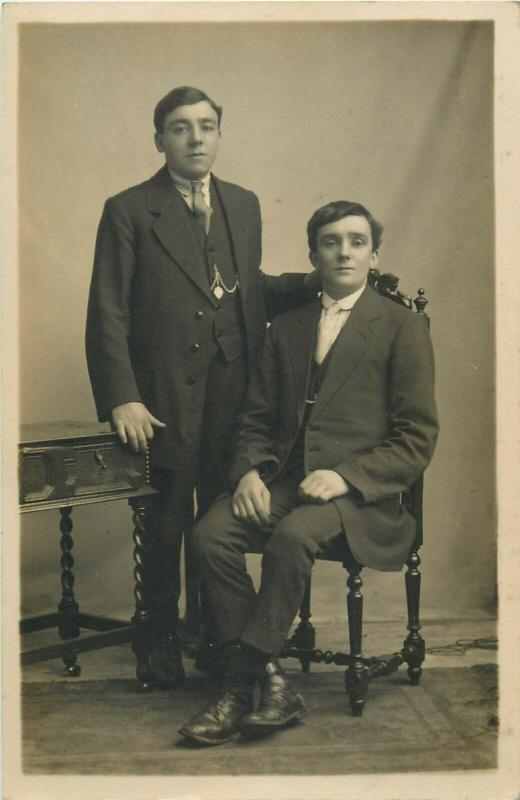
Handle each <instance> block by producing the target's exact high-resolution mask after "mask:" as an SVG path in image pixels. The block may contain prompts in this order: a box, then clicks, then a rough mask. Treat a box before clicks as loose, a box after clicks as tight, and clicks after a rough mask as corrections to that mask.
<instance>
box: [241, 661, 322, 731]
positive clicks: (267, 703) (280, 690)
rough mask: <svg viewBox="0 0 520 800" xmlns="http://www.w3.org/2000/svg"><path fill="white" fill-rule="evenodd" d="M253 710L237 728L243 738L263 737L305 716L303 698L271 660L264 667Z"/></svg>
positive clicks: (305, 710)
mask: <svg viewBox="0 0 520 800" xmlns="http://www.w3.org/2000/svg"><path fill="white" fill-rule="evenodd" d="M261 685H262V694H261V696H260V703H259V704H258V708H257V710H256V711H255V712H254V713H252V714H247V715H246V716H244V717H243V718H242V720H241V722H240V730H241V732H242V733H243V735H244V736H246V737H254V736H264V735H265V734H268V733H272V732H273V731H277V730H280V729H281V728H284V727H285V726H286V725H289V724H291V723H292V722H296V721H298V720H301V719H303V718H304V717H306V716H307V709H306V707H305V703H304V701H303V697H302V696H301V695H300V694H298V692H296V691H295V690H294V689H293V688H292V686H291V684H290V683H289V681H288V680H287V676H286V674H285V672H283V670H282V669H281V667H280V666H279V665H278V664H277V663H276V662H273V661H269V663H268V664H267V666H266V677H265V679H264V680H263V681H262V684H261Z"/></svg>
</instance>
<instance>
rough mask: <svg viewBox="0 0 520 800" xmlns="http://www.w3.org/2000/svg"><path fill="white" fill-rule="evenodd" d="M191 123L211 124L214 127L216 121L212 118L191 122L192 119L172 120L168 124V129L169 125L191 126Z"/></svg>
mask: <svg viewBox="0 0 520 800" xmlns="http://www.w3.org/2000/svg"><path fill="white" fill-rule="evenodd" d="M193 122H213V123H214V124H215V125H216V124H217V120H216V119H213V118H212V117H201V118H200V119H196V120H192V119H182V118H180V119H172V121H171V122H169V123H168V127H169V126H170V125H178V124H179V123H182V124H183V125H192V124H193Z"/></svg>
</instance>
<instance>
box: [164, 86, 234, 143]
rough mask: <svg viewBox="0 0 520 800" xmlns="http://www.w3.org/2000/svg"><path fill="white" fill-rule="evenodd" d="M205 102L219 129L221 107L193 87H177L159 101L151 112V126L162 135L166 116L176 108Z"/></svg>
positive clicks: (204, 93)
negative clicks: (215, 117)
mask: <svg viewBox="0 0 520 800" xmlns="http://www.w3.org/2000/svg"><path fill="white" fill-rule="evenodd" d="M203 100H206V101H207V102H208V103H209V104H210V106H211V108H212V109H213V111H214V112H215V114H216V115H217V119H218V126H219V128H220V120H221V119H222V107H221V106H218V105H217V104H216V103H215V101H214V100H212V99H211V97H208V95H207V94H206V92H203V91H202V90H201V89H196V88H195V87H194V86H177V87H176V88H175V89H172V90H171V92H168V94H167V95H165V96H164V97H163V98H162V100H159V102H158V103H157V105H156V106H155V111H154V112H153V124H154V125H155V130H156V131H157V133H162V132H163V128H164V120H165V119H166V117H167V116H168V114H169V113H170V112H171V111H173V110H174V109H175V108H177V107H178V106H192V105H193V104H194V103H200V102H201V101H203Z"/></svg>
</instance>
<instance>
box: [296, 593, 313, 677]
mask: <svg viewBox="0 0 520 800" xmlns="http://www.w3.org/2000/svg"><path fill="white" fill-rule="evenodd" d="M310 618H311V579H310V578H309V581H308V583H307V586H306V588H305V594H304V595H303V600H302V604H301V606H300V620H301V621H300V623H299V625H298V631H299V637H300V639H301V642H302V646H303V647H305V649H308V650H312V649H313V647H314V644H315V639H316V634H315V630H314V627H313V625H312V624H311V622H310ZM300 664H301V665H302V672H303V673H305V674H308V673H309V672H310V667H311V659H310V657H309V656H301V657H300Z"/></svg>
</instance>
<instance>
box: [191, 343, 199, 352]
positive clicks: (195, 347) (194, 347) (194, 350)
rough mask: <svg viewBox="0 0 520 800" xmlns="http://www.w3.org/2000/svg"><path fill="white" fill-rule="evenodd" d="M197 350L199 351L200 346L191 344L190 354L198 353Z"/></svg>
mask: <svg viewBox="0 0 520 800" xmlns="http://www.w3.org/2000/svg"><path fill="white" fill-rule="evenodd" d="M199 350H200V345H198V344H197V343H195V344H192V346H191V352H192V353H198V352H199Z"/></svg>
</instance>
